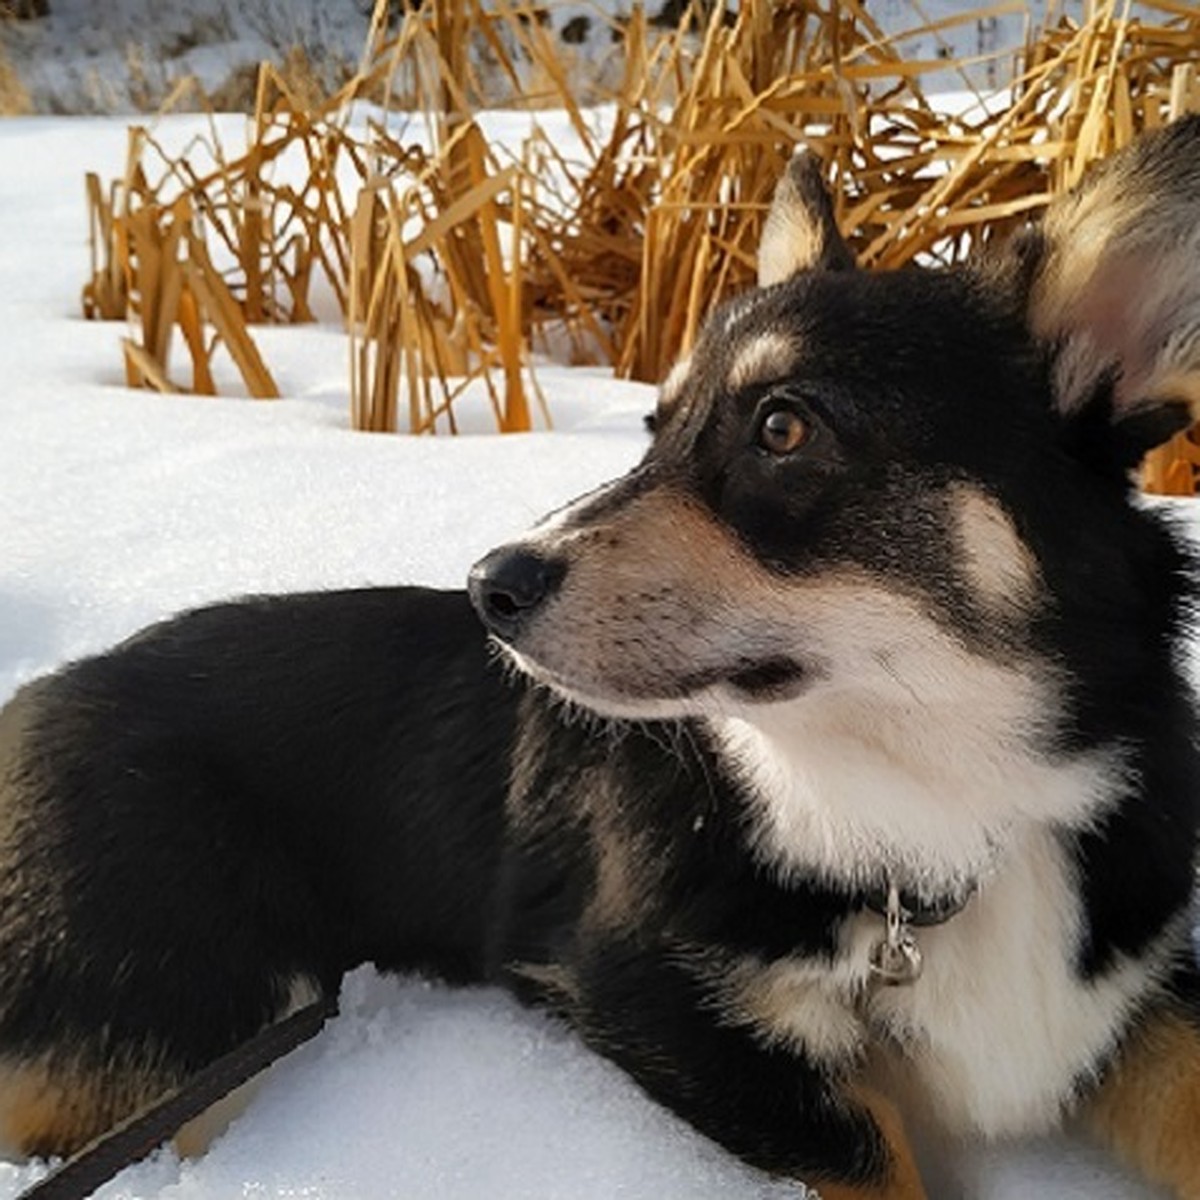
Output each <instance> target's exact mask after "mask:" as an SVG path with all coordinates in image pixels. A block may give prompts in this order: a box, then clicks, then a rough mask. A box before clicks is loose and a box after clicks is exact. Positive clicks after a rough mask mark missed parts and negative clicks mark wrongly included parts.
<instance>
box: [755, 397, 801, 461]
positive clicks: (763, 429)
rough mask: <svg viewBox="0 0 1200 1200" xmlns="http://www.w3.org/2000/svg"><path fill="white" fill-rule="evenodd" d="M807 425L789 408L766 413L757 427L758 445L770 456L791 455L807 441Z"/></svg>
mask: <svg viewBox="0 0 1200 1200" xmlns="http://www.w3.org/2000/svg"><path fill="white" fill-rule="evenodd" d="M808 432H809V431H808V424H807V422H806V421H805V420H804V418H803V417H801V416H800V415H799V414H798V413H794V412H792V410H791V409H790V408H777V409H775V410H774V411H772V412H769V413H767V415H766V416H765V417H764V418H763V423H762V424H761V425H760V426H759V427H758V444H759V445H760V446H761V447H762V448H763V449H764V450H767V451H769V452H770V453H771V454H791V452H792V451H793V450H797V449H799V448H800V447H801V446H803V445H804V443H805V442H806V441H808Z"/></svg>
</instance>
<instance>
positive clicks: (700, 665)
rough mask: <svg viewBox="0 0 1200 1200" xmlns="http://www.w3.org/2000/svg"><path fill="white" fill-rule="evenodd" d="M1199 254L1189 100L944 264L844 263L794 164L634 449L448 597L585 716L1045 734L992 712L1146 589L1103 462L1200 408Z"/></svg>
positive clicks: (1196, 158)
mask: <svg viewBox="0 0 1200 1200" xmlns="http://www.w3.org/2000/svg"><path fill="white" fill-rule="evenodd" d="M1198 256H1200V118H1196V119H1192V120H1187V121H1182V122H1178V123H1176V124H1175V125H1173V126H1171V127H1168V128H1167V129H1166V130H1164V131H1161V132H1158V133H1156V134H1154V135H1152V136H1149V137H1146V138H1144V139H1143V140H1142V141H1140V142H1139V143H1137V144H1136V145H1135V146H1133V147H1131V148H1130V149H1129V150H1127V151H1125V152H1123V153H1122V154H1120V155H1118V156H1117V157H1115V158H1113V159H1111V160H1109V161H1108V162H1107V163H1105V164H1104V165H1103V166H1102V167H1101V168H1100V169H1098V170H1096V171H1095V172H1093V173H1092V175H1091V176H1090V177H1089V178H1088V179H1087V180H1086V181H1085V182H1084V184H1083V185H1082V186H1081V187H1080V188H1079V189H1078V190H1077V191H1076V192H1074V193H1072V194H1071V195H1069V196H1067V197H1066V198H1064V199H1063V200H1062V201H1060V202H1058V203H1057V204H1056V205H1054V206H1053V207H1052V208H1051V209H1050V211H1049V212H1048V214H1047V216H1046V218H1045V220H1044V221H1043V222H1042V224H1041V225H1040V227H1038V228H1037V229H1035V230H1032V231H1031V232H1029V233H1028V234H1026V235H1024V236H1022V237H1020V238H1018V239H1016V240H1015V241H1014V242H1013V243H1011V244H1010V245H1009V246H1008V247H1007V249H1006V250H1005V251H1003V252H1002V253H993V254H992V255H990V256H987V257H983V258H981V259H980V261H977V262H974V263H972V264H970V265H969V266H967V267H964V268H960V269H954V270H946V271H934V270H919V269H909V270H902V271H893V272H881V273H869V272H865V271H861V270H858V269H857V268H856V267H855V265H854V262H853V258H852V255H851V254H850V252H849V250H848V249H847V247H846V245H845V243H844V242H843V241H842V239H841V237H840V236H839V234H838V231H837V229H836V228H835V226H834V223H833V220H832V213H831V208H830V204H829V201H828V198H827V196H826V194H825V192H824V190H823V187H822V184H821V181H820V177H819V171H818V168H817V165H816V164H815V163H814V162H813V160H811V159H810V158H808V157H805V156H800V157H798V158H796V159H795V160H793V163H792V165H791V167H790V169H789V172H788V174H787V176H786V177H785V178H784V180H783V181H782V183H781V185H780V187H779V189H778V191H777V194H776V198H775V202H774V205H773V207H772V210H771V213H770V216H769V219H768V222H767V225H766V229H765V234H764V238H763V242H762V245H761V247H760V253H759V280H760V286H759V287H758V288H757V289H755V290H754V291H752V292H750V293H748V294H747V295H744V296H742V297H739V298H738V299H736V300H734V301H733V302H732V303H730V304H728V305H726V306H725V307H724V308H723V309H721V310H720V311H718V312H717V313H716V314H715V315H714V316H713V317H712V318H711V319H710V320H709V321H708V323H707V325H706V326H705V328H704V329H703V331H702V333H701V334H700V336H699V338H698V340H697V343H696V346H695V349H694V351H693V353H692V354H691V355H690V356H688V357H687V358H686V359H684V360H683V361H682V362H680V363H679V364H678V365H677V366H676V367H675V368H674V370H673V371H672V372H671V374H670V375H669V377H668V378H667V380H666V382H665V383H664V384H663V387H662V390H661V396H660V399H659V403H658V408H657V412H656V413H655V414H654V417H653V418H652V422H651V423H652V428H653V435H654V436H653V442H652V444H651V446H650V448H649V450H648V452H647V453H646V456H645V458H644V459H643V461H642V462H641V463H640V464H639V465H638V466H637V467H636V468H635V469H634V470H633V471H631V472H630V473H629V474H628V475H626V476H624V477H623V478H621V479H618V480H616V481H615V482H613V483H611V484H609V485H607V486H605V487H602V488H601V489H599V490H598V491H596V492H593V493H591V494H590V495H588V496H585V497H583V498H581V499H580V500H578V501H576V502H575V503H574V504H572V505H570V506H568V507H567V508H565V509H564V510H562V511H560V512H558V513H556V514H553V515H552V516H550V517H549V518H548V519H547V520H545V521H544V522H543V523H542V524H541V525H539V526H538V527H536V528H535V529H534V530H533V531H532V532H531V533H530V534H529V535H528V537H526V538H524V539H522V540H521V541H519V542H517V543H514V544H512V545H509V546H506V547H502V548H501V549H499V550H496V551H495V552H493V553H492V554H490V555H488V556H487V557H486V558H485V559H484V560H483V561H482V562H481V563H479V564H478V565H477V566H476V567H475V569H474V571H473V573H472V577H471V591H472V596H473V598H474V601H475V604H476V606H477V608H478V609H479V612H480V614H481V616H482V617H483V619H484V621H485V622H486V624H487V625H488V627H489V629H490V630H491V632H492V633H493V634H494V635H495V636H496V637H497V638H498V639H499V640H500V642H501V643H502V644H503V645H504V646H505V647H506V648H507V649H508V650H509V651H510V652H511V654H512V657H513V658H514V659H515V661H516V662H517V663H518V664H519V665H520V666H521V667H522V668H523V669H525V670H526V671H528V672H529V673H530V674H531V675H532V676H533V677H534V678H536V679H538V680H540V681H542V682H543V683H547V684H549V685H550V686H551V687H553V688H554V689H556V690H557V691H559V692H560V693H561V694H563V695H565V696H567V697H569V698H570V699H572V700H575V701H577V702H579V703H581V704H583V705H584V706H586V707H589V708H591V709H593V710H595V711H598V712H600V713H602V714H607V715H612V716H619V717H631V718H661V717H667V718H669V717H685V716H692V715H701V716H708V717H717V718H731V717H732V718H737V719H739V720H742V721H747V722H750V723H751V724H756V725H759V726H762V727H769V726H771V725H772V724H773V723H777V722H778V721H779V720H781V719H782V718H783V715H784V714H786V715H787V718H788V719H789V720H790V719H792V718H793V717H795V715H796V714H798V713H802V712H805V711H808V710H809V709H810V708H812V706H813V705H815V704H818V703H820V704H821V705H822V706H823V711H825V712H831V711H834V710H835V709H836V710H838V711H840V712H841V713H842V717H841V718H840V719H841V720H842V721H843V722H851V723H854V722H860V723H861V722H865V723H866V725H872V723H874V722H877V721H878V722H879V724H878V725H877V726H876V727H875V728H874V729H873V730H872V731H871V732H872V734H873V736H874V735H877V736H881V737H882V736H886V728H887V724H888V716H887V714H888V713H892V714H893V715H894V714H895V713H896V712H898V711H906V712H908V713H909V714H910V715H911V714H914V713H919V714H922V716H923V718H924V719H925V720H926V721H928V722H929V723H931V724H932V725H933V726H935V727H936V724H937V722H938V721H939V720H941V719H942V717H943V716H944V715H946V714H948V713H958V714H959V715H961V714H962V713H963V712H968V711H969V712H974V713H978V714H980V720H981V721H983V720H984V717H985V716H990V717H991V718H993V719H992V720H991V721H990V722H989V728H991V729H992V731H993V733H994V731H995V728H996V727H997V724H998V723H1003V722H1005V721H1008V722H1011V724H1010V733H1011V736H1013V737H1019V736H1024V735H1025V734H1030V735H1034V736H1041V735H1044V734H1050V733H1056V732H1057V731H1054V730H1047V729H1045V728H1041V729H1036V730H1035V729H1032V728H1026V729H1024V730H1023V731H1022V730H1020V729H1019V727H1020V726H1021V725H1022V723H1024V724H1025V725H1026V726H1029V725H1030V724H1031V722H1035V723H1042V724H1044V722H1045V720H1046V717H1045V713H1046V712H1047V710H1048V707H1050V706H1048V704H1047V703H1046V699H1047V689H1051V690H1054V691H1055V695H1056V697H1057V699H1060V700H1062V701H1063V703H1064V705H1065V706H1066V708H1068V709H1070V708H1072V704H1073V705H1074V708H1075V709H1077V708H1078V707H1079V705H1081V704H1083V703H1084V700H1083V699H1081V696H1082V694H1083V692H1084V691H1086V681H1085V682H1084V684H1078V683H1077V680H1076V676H1077V675H1078V673H1079V672H1078V670H1077V669H1076V668H1077V664H1076V663H1075V662H1074V661H1073V656H1078V655H1082V653H1083V648H1082V646H1081V645H1080V646H1077V645H1076V644H1075V642H1074V641H1073V640H1072V639H1073V638H1074V639H1076V640H1079V641H1086V639H1087V638H1088V637H1090V636H1095V637H1099V638H1101V639H1103V638H1104V637H1105V636H1107V635H1106V633H1105V629H1106V624H1105V623H1106V622H1112V623H1114V626H1115V623H1116V622H1119V621H1125V620H1126V619H1132V620H1137V619H1139V618H1142V619H1144V618H1145V617H1146V613H1144V612H1141V611H1140V610H1139V607H1138V606H1139V605H1143V606H1145V605H1149V606H1151V607H1153V606H1154V604H1156V603H1159V601H1160V600H1161V604H1160V607H1162V606H1164V605H1165V606H1166V607H1169V606H1170V603H1171V602H1170V601H1168V600H1167V599H1162V598H1161V597H1160V595H1159V593H1160V592H1162V593H1163V594H1164V595H1165V594H1167V593H1170V595H1172V596H1174V595H1175V594H1176V593H1175V592H1174V591H1172V587H1171V584H1170V581H1169V580H1168V581H1166V582H1163V580H1162V579H1161V578H1158V579H1156V578H1155V577H1154V575H1155V572H1156V571H1157V572H1159V574H1160V575H1161V573H1162V572H1163V571H1164V570H1166V571H1167V574H1169V573H1170V570H1171V569H1173V568H1171V567H1170V565H1169V564H1168V563H1167V561H1166V560H1165V559H1162V558H1161V555H1160V557H1159V558H1155V555H1156V554H1157V553H1158V551H1157V550H1156V549H1155V548H1154V545H1157V543H1155V544H1154V545H1152V544H1150V543H1154V537H1155V536H1156V535H1150V543H1148V544H1146V545H1142V546H1138V545H1135V544H1133V543H1134V534H1135V532H1136V534H1137V536H1138V537H1140V536H1142V533H1143V532H1144V530H1145V528H1146V527H1145V526H1144V525H1142V524H1141V522H1142V520H1143V514H1141V513H1140V512H1139V511H1138V510H1137V508H1136V506H1135V505H1134V504H1133V503H1132V499H1131V496H1130V491H1131V485H1130V480H1129V476H1130V472H1131V471H1132V469H1133V468H1134V467H1135V466H1136V464H1137V463H1138V462H1139V460H1140V459H1141V457H1142V456H1143V454H1144V453H1145V452H1146V451H1147V450H1148V449H1150V448H1151V447H1152V446H1154V445H1156V444H1158V443H1160V442H1162V441H1163V440H1165V439H1166V438H1167V437H1169V436H1170V435H1172V434H1173V433H1175V432H1176V431H1178V430H1180V429H1182V428H1184V427H1185V426H1186V425H1187V423H1188V422H1189V420H1190V419H1191V411H1192V409H1193V407H1195V406H1196V403H1197V401H1200V267H1198V266H1197V262H1198ZM1131 522H1133V523H1136V530H1135V525H1133V524H1131ZM1155 528H1156V529H1157V527H1155ZM1167 540H1168V541H1169V539H1167ZM1160 549H1161V547H1160ZM1168 557H1169V556H1168ZM1152 560H1153V561H1152ZM1151 615H1152V616H1153V618H1154V620H1155V621H1156V622H1157V625H1156V629H1157V630H1158V632H1159V633H1162V634H1163V637H1164V639H1165V638H1166V633H1165V632H1163V631H1164V630H1166V627H1167V626H1168V625H1170V624H1171V621H1172V620H1174V618H1173V617H1170V616H1164V614H1163V613H1161V612H1156V613H1155V614H1151ZM1089 622H1090V623H1091V624H1090V627H1089V629H1088V630H1086V631H1085V632H1084V633H1082V634H1080V633H1079V632H1078V630H1079V629H1080V628H1081V627H1082V626H1085V625H1088V623H1089ZM1072 630H1074V631H1075V632H1071V631H1072ZM1143 640H1144V639H1143ZM1104 653H1105V651H1104V650H1103V649H1101V650H1100V654H1101V656H1103V654H1104ZM1134 657H1135V658H1136V653H1135V654H1134ZM1125 666H1128V667H1129V668H1130V669H1136V668H1137V663H1136V662H1131V663H1125V664H1116V665H1114V666H1113V667H1112V671H1113V672H1116V671H1118V670H1119V669H1123V667H1125ZM1085 674H1086V672H1085ZM1110 682H1115V678H1114V679H1113V680H1110ZM998 687H999V688H1000V692H999V693H998V692H997V688H998ZM1001 693H1002V695H1001ZM998 697H999V698H998ZM1067 701H1071V702H1072V703H1067ZM839 706H840V707H839ZM1031 714H1037V715H1036V716H1033V715H1031ZM814 728H815V727H814ZM866 731H867V730H866V726H864V732H866Z"/></svg>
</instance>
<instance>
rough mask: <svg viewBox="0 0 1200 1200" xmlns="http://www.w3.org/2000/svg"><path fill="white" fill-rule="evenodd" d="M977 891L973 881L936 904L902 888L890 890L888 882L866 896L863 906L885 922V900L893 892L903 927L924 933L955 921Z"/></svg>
mask: <svg viewBox="0 0 1200 1200" xmlns="http://www.w3.org/2000/svg"><path fill="white" fill-rule="evenodd" d="M978 890H979V883H978V881H977V880H972V881H971V883H970V884H969V885H968V886H967V887H965V888H964V889H963V890H962V891H960V892H948V893H947V894H946V895H944V896H939V897H938V898H937V899H936V900H933V901H925V900H922V899H921V898H920V897H919V896H917V895H916V894H915V893H914V892H909V891H905V890H904V889H903V888H893V886H892V884H891V883H890V882H889V883H888V884H887V885H885V886H884V887H878V888H874V889H872V890H871V891H869V892H867V894H866V896H865V897H864V904H865V905H866V907H867V908H869V909H870V910H871V911H872V912H873V913H877V914H878V915H879V916H881V917H885V918H886V917H887V915H888V898H889V895H890V894H891V892H892V891H895V892H896V897H897V899H898V901H899V903H900V908H901V910H902V911H903V920H904V923H905V924H906V925H912V926H915V927H916V928H917V929H923V928H925V927H927V926H929V925H944V924H945V923H946V922H947V921H948V920H950V918H951V917H957V916H958V914H959V913H960V912H962V910H963V909H964V908H966V907H967V904H968V903H969V902H970V899H971V897H972V896H974V895H975V893H976V892H977V891H978Z"/></svg>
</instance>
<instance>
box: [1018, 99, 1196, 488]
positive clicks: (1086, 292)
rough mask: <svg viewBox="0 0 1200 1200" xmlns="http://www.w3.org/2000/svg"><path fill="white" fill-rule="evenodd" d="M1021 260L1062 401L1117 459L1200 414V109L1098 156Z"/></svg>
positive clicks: (1134, 457) (1034, 323)
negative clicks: (1095, 164) (1100, 158)
mask: <svg viewBox="0 0 1200 1200" xmlns="http://www.w3.org/2000/svg"><path fill="white" fill-rule="evenodd" d="M1013 265H1015V267H1016V271H1015V273H1016V275H1018V276H1020V277H1022V278H1023V281H1024V289H1025V291H1024V294H1025V302H1026V305H1027V312H1028V321H1029V325H1030V328H1031V329H1032V331H1033V333H1034V335H1035V337H1036V338H1037V339H1038V341H1039V342H1041V343H1042V344H1043V345H1044V346H1046V347H1047V349H1048V352H1049V353H1050V355H1051V362H1052V365H1053V386H1054V390H1055V402H1056V403H1057V405H1058V407H1059V410H1060V411H1061V412H1062V413H1063V414H1064V416H1067V417H1071V418H1075V417H1078V418H1079V420H1078V421H1077V422H1076V423H1077V424H1078V425H1079V426H1080V427H1081V428H1086V429H1087V430H1089V432H1088V434H1087V436H1086V438H1085V441H1086V443H1087V444H1088V445H1089V446H1090V447H1093V448H1095V449H1102V451H1103V454H1104V455H1105V456H1106V458H1107V459H1108V461H1109V462H1110V463H1111V464H1112V465H1119V466H1122V467H1125V468H1129V467H1132V466H1134V465H1136V464H1137V462H1138V461H1139V460H1140V458H1141V456H1142V454H1143V453H1145V451H1146V450H1149V449H1151V448H1152V447H1153V446H1155V445H1157V444H1159V443H1160V442H1163V441H1165V440H1166V439H1167V438H1169V437H1170V436H1171V435H1172V434H1174V433H1176V432H1178V431H1179V430H1180V429H1183V428H1185V427H1186V426H1187V425H1188V424H1189V423H1190V421H1191V420H1192V419H1194V417H1196V416H1200V116H1196V117H1191V118H1187V119H1185V120H1181V121H1176V122H1174V123H1173V124H1171V125H1168V126H1166V127H1165V128H1163V129H1160V130H1158V131H1156V132H1154V133H1152V134H1148V135H1146V136H1143V137H1142V138H1140V139H1139V140H1138V141H1136V142H1134V143H1133V144H1132V145H1130V146H1129V147H1128V148H1126V149H1125V150H1123V151H1121V152H1120V153H1118V154H1116V155H1114V156H1113V157H1112V158H1110V159H1107V160H1105V161H1104V162H1103V163H1101V164H1099V165H1098V167H1096V168H1095V169H1094V170H1092V171H1091V172H1090V173H1089V174H1088V175H1087V176H1086V177H1085V178H1084V180H1083V181H1082V183H1081V184H1080V185H1079V186H1078V187H1077V188H1076V189H1075V190H1074V191H1072V192H1071V193H1069V194H1068V195H1066V196H1064V197H1063V198H1062V199H1060V200H1057V201H1055V202H1054V203H1053V204H1052V205H1051V206H1050V208H1049V209H1048V210H1047V212H1046V215H1045V218H1044V220H1043V221H1042V224H1041V226H1040V228H1039V229H1037V230H1036V231H1034V232H1032V233H1031V234H1029V235H1027V236H1026V237H1025V238H1024V239H1020V240H1019V243H1018V245H1017V246H1016V247H1014V250H1013Z"/></svg>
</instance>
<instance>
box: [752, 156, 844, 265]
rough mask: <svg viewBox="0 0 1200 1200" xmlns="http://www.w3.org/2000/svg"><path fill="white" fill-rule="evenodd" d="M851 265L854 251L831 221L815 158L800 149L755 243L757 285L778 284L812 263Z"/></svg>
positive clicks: (831, 216) (830, 203) (779, 185)
mask: <svg viewBox="0 0 1200 1200" xmlns="http://www.w3.org/2000/svg"><path fill="white" fill-rule="evenodd" d="M853 266H854V255H853V254H851V253H850V248H849V246H847V245H846V243H845V242H844V241H843V240H842V235H841V234H840V233H839V232H838V227H837V223H836V222H835V221H834V219H833V203H832V201H831V200H830V199H829V193H828V192H827V191H826V190H825V180H824V178H823V177H822V168H821V160H820V159H819V158H817V157H816V155H814V154H812V153H810V152H809V151H807V150H801V151H800V152H799V153H797V154H796V155H795V156H794V157H793V158H792V161H791V162H790V163H788V168H787V170H786V171H785V172H784V175H783V178H782V179H780V181H779V183H778V185H777V186H776V188H775V197H774V199H773V200H772V201H771V211H770V212H769V213H768V214H767V222H766V225H765V226H764V227H763V235H762V241H761V242H760V243H759V247H758V286H759V287H769V286H770V285H771V284H773V283H782V282H783V280H785V279H790V278H791V277H792V276H793V275H795V274H796V273H797V272H798V271H807V270H811V269H813V268H816V267H819V268H822V269H824V270H827V271H844V270H847V269H849V268H850V267H853Z"/></svg>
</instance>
